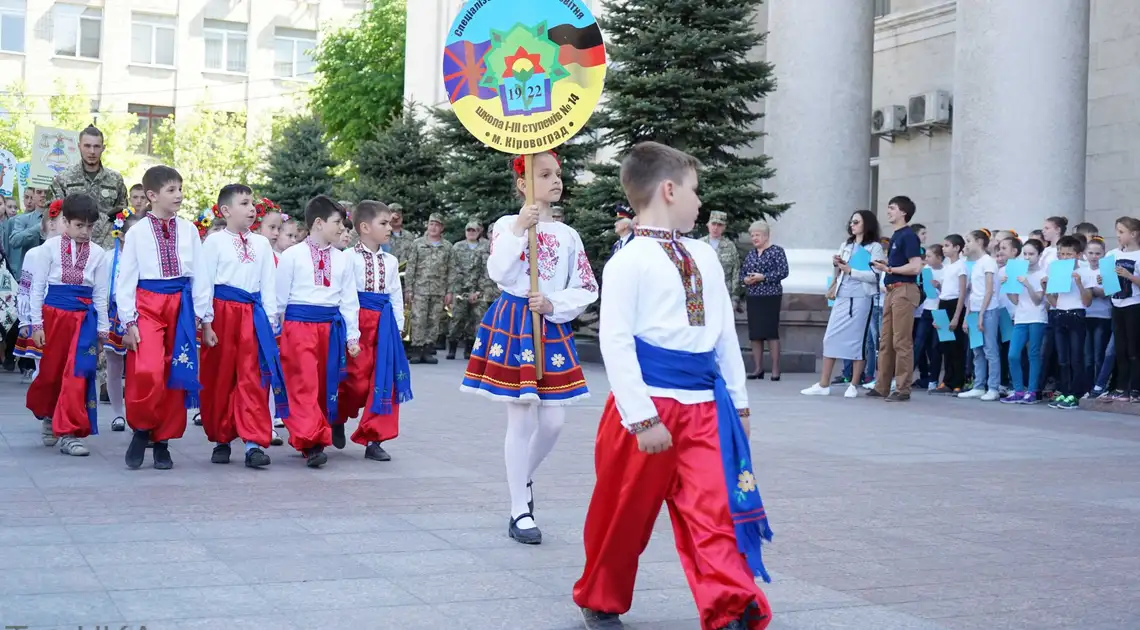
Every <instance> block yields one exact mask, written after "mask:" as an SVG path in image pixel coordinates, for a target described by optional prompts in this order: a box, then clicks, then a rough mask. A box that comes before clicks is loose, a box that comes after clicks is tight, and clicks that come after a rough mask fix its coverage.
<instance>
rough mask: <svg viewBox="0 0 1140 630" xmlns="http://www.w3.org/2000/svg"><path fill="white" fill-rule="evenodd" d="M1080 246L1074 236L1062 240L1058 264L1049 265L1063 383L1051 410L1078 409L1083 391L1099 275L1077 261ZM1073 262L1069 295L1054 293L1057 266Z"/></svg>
mask: <svg viewBox="0 0 1140 630" xmlns="http://www.w3.org/2000/svg"><path fill="white" fill-rule="evenodd" d="M1080 253H1081V243H1080V241H1079V240H1077V238H1076V237H1073V236H1062V237H1061V238H1060V240H1058V241H1057V260H1056V261H1054V262H1053V263H1051V264H1050V265H1049V276H1050V277H1049V279H1048V283H1047V289H1046V291H1047V294H1046V296H1045V299H1047V300H1048V301H1049V304H1050V305H1051V306H1052V307H1053V308H1054V309H1055V312H1056V315H1054V320H1053V343H1054V345H1055V346H1056V348H1057V363H1058V364H1059V365H1060V370H1061V383H1060V387H1059V388H1058V389H1057V394H1056V395H1055V396H1054V397H1053V401H1052V402H1050V403H1049V406H1050V407H1052V408H1053V409H1076V408H1077V397H1079V396H1080V395H1081V393H1082V391H1083V387H1084V377H1083V375H1084V358H1083V354H1084V349H1085V316H1086V312H1085V309H1087V308H1088V307H1089V305H1090V304H1092V297H1093V295H1092V289H1090V288H1089V287H1095V286H1096V284H1097V282H1096V271H1094V270H1092V269H1089V268H1088V267H1085V266H1083V265H1081V264H1080V261H1078V260H1077V257H1078V256H1079V255H1080ZM1068 261H1072V263H1073V272H1072V276H1071V281H1070V282H1069V287H1068V290H1067V291H1059V292H1056V293H1054V292H1052V290H1053V289H1054V288H1055V287H1056V286H1060V285H1061V283H1060V282H1059V281H1058V280H1059V279H1058V278H1056V277H1055V274H1054V271H1053V270H1054V266H1056V265H1057V263H1061V262H1068Z"/></svg>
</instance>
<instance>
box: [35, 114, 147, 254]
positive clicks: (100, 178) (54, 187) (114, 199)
mask: <svg viewBox="0 0 1140 630" xmlns="http://www.w3.org/2000/svg"><path fill="white" fill-rule="evenodd" d="M103 148H104V147H103V132H102V131H99V129H97V128H96V127H95V126H94V125H91V126H88V127H87V128H86V129H84V130H83V131H81V132H80V133H79V154H80V156H81V157H82V159H81V160H80V162H79V164H76V165H74V166H69V167H68V168H66V169H65V170H64V171H63V172H62V173H60V174H59V175H56V176H55V179H53V180H52V182H51V196H52V199H63V198H64V197H66V196H68V195H71V194H74V193H87V194H88V195H90V196H91V197H93V198H94V199H95V200H96V201H97V202H98V203H99V219H98V220H97V221H96V222H95V225H93V226H92V227H91V242H93V243H98V244H99V245H100V246H101V247H102V248H103V249H106V250H111V249H114V247H115V239H114V238H112V237H111V223H112V221H114V217H115V214H116V213H118V212H119V211H120V210H122V209H123V208H126V207H127V201H128V199H127V187H126V185H125V184H124V183H123V176H122V175H119V174H118V173H117V172H115V171H112V170H111V169H109V168H107V167H105V166H103Z"/></svg>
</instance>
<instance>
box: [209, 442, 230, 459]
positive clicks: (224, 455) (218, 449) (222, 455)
mask: <svg viewBox="0 0 1140 630" xmlns="http://www.w3.org/2000/svg"><path fill="white" fill-rule="evenodd" d="M210 463H211V464H228V463H230V445H229V444H219V445H217V446H215V447H214V452H213V453H211V454H210Z"/></svg>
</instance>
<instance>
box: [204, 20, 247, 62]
mask: <svg viewBox="0 0 1140 630" xmlns="http://www.w3.org/2000/svg"><path fill="white" fill-rule="evenodd" d="M246 30H247V27H246V25H245V24H239V23H237V22H223V21H221V20H206V22H205V28H203V29H202V34H203V37H204V38H205V39H206V69H207V70H217V71H219V72H241V73H244V72H245V71H246V66H245V53H246V48H247V46H248V39H247V37H246Z"/></svg>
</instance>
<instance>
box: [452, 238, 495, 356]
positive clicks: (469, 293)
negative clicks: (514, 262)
mask: <svg viewBox="0 0 1140 630" xmlns="http://www.w3.org/2000/svg"><path fill="white" fill-rule="evenodd" d="M465 232H466V235H467V238H466V239H465V240H462V241H459V242H457V243H455V244H454V245H452V248H451V271H450V272H449V274H448V284H449V285H450V287H451V288H450V293H451V295H452V299H453V300H454V301H453V302H452V305H451V325H450V326H448V330H447V358H448V359H454V358H455V351H456V350H457V349H458V347H459V344H460V343H462V344H463V356H464V358H466V359H470V358H471V344H472V342H474V341H475V327H476V326H478V325H479V321H480V320H481V319H482V318H483V317H482V314H483V312H485V309H482V308H480V305H481V303H482V300H481V296H480V295H479V290H480V288H481V286H482V284H483V282H482V279H483V276H485V275H487V253H486V248H485V247H484V246H483V243H482V242H481V241H480V240H479V233H480V232H482V227H481V226H480V225H479V222H478V221H468V222H467V227H466V229H465Z"/></svg>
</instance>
